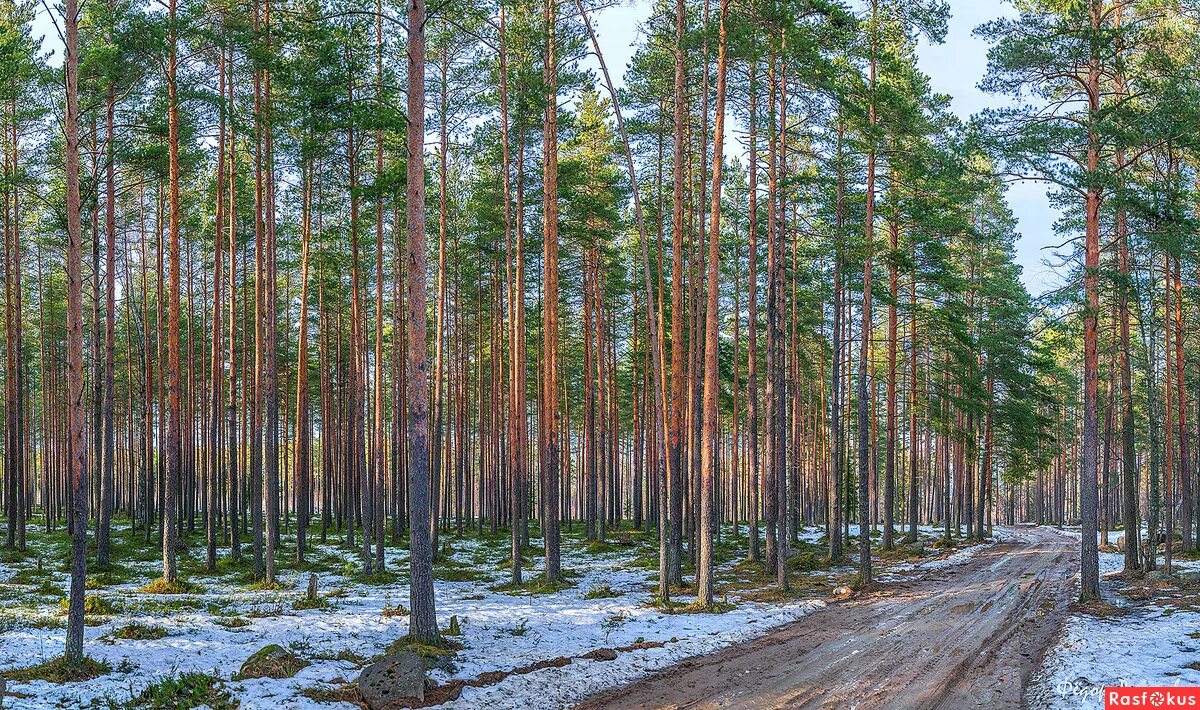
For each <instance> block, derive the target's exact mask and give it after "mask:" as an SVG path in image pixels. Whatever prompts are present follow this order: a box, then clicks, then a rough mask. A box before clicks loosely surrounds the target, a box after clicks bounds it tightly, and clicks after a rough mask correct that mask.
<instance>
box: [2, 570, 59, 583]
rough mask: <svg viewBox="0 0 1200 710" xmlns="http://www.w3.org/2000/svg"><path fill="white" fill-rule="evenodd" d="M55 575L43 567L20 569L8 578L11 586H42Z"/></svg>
mask: <svg viewBox="0 0 1200 710" xmlns="http://www.w3.org/2000/svg"><path fill="white" fill-rule="evenodd" d="M52 576H53V574H52V573H51V572H50V570H48V569H44V568H41V567H26V568H24V569H19V570H17V571H16V572H14V573H13V575H12V576H11V577H9V578H8V583H9V584H23V585H26V584H29V585H32V584H41V583H43V580H46V579H47V578H49V577H52Z"/></svg>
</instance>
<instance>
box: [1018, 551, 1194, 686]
mask: <svg viewBox="0 0 1200 710" xmlns="http://www.w3.org/2000/svg"><path fill="white" fill-rule="evenodd" d="M1062 533H1063V534H1064V535H1069V536H1071V537H1073V538H1075V539H1079V536H1080V533H1079V529H1078V528H1075V529H1073V530H1072V529H1065V530H1063V531H1062ZM1112 541H1113V542H1116V535H1114V536H1113V537H1112ZM1123 566H1124V558H1123V555H1122V554H1121V553H1119V552H1103V551H1101V552H1100V574H1101V593H1102V594H1103V596H1104V600H1105V601H1106V602H1108V603H1109V604H1110V605H1112V606H1111V607H1110V608H1107V609H1104V610H1101V611H1100V612H1099V613H1094V612H1092V611H1083V610H1075V611H1074V612H1073V613H1072V614H1071V616H1070V618H1068V620H1067V622H1066V625H1065V628H1064V630H1063V634H1062V636H1061V638H1060V640H1059V643H1058V644H1057V645H1056V646H1055V647H1054V648H1053V649H1050V650H1049V651H1048V652H1047V653H1046V658H1045V660H1044V662H1043V664H1042V667H1041V669H1040V670H1039V672H1038V673H1037V674H1036V675H1035V677H1034V679H1033V680H1032V682H1031V683H1030V688H1029V691H1028V693H1027V695H1026V703H1027V705H1028V706H1029V707H1032V708H1040V709H1051V708H1053V709H1061V710H1074V709H1076V708H1087V709H1089V710H1090V709H1099V708H1103V707H1104V700H1103V689H1104V687H1105V686H1120V685H1136V686H1146V685H1150V686H1173V685H1200V664H1197V660H1200V613H1198V611H1200V597H1195V596H1193V595H1194V594H1197V593H1200V589H1196V588H1195V585H1196V582H1195V581H1194V580H1193V581H1191V582H1187V581H1185V582H1184V583H1183V587H1184V589H1183V590H1182V591H1181V592H1178V593H1172V592H1168V593H1167V594H1165V595H1160V596H1159V597H1157V598H1148V599H1139V598H1137V597H1139V596H1144V595H1142V594H1139V593H1138V592H1137V591H1127V592H1126V593H1127V594H1129V596H1126V594H1123V593H1122V591H1125V590H1123V588H1122V583H1121V581H1120V580H1119V579H1117V578H1114V577H1111V576H1110V575H1114V574H1116V573H1118V572H1120V571H1121V569H1122V568H1123ZM1160 566H1161V555H1160ZM1175 568H1176V571H1177V572H1180V573H1181V575H1182V576H1184V577H1185V578H1186V576H1188V574H1189V573H1191V574H1194V572H1195V571H1196V570H1200V561H1197V560H1176V561H1175ZM1106 576H1108V577H1107V578H1106ZM1188 586H1191V587H1192V588H1193V591H1192V592H1191V593H1188V592H1187V591H1186V589H1187V587H1188ZM1130 596H1132V597H1134V598H1132V599H1131V598H1129V597H1130Z"/></svg>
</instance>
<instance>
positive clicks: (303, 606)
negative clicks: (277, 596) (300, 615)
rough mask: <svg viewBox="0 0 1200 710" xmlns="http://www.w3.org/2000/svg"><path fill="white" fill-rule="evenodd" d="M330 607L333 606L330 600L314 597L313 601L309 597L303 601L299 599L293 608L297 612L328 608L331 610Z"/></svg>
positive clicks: (293, 604)
mask: <svg viewBox="0 0 1200 710" xmlns="http://www.w3.org/2000/svg"><path fill="white" fill-rule="evenodd" d="M330 606H332V605H331V604H330V603H329V598H328V597H321V596H318V597H314V598H312V599H309V598H308V597H304V598H303V599H297V600H296V601H295V602H293V603H292V608H293V609H295V610H296V611H309V610H311V609H328V608H330Z"/></svg>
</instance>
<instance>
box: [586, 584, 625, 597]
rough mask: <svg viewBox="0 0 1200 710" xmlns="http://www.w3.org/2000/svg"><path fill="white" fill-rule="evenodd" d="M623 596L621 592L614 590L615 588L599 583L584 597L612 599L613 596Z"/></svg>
mask: <svg viewBox="0 0 1200 710" xmlns="http://www.w3.org/2000/svg"><path fill="white" fill-rule="evenodd" d="M619 596H621V593H620V592H615V591H613V588H612V587H610V586H609V585H607V584H598V585H596V586H595V587H592V588H591V589H589V590H587V593H586V594H584V595H583V598H584V599H612V598H613V597H619Z"/></svg>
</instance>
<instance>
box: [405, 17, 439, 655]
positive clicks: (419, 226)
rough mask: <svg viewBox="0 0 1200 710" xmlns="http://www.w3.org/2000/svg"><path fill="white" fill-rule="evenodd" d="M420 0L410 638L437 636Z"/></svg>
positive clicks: (411, 171) (413, 105) (415, 63)
mask: <svg viewBox="0 0 1200 710" xmlns="http://www.w3.org/2000/svg"><path fill="white" fill-rule="evenodd" d="M425 18H426V15H425V0H409V3H408V52H407V54H408V97H407V102H408V105H407V110H408V156H407V181H408V186H407V192H408V195H407V205H408V220H407V224H406V230H407V235H408V285H407V293H406V296H407V301H408V363H407V371H408V452H409V456H408V500H409V505H408V517H409V520H410V521H411V523H410V526H409V576H410V578H411V583H410V585H409V609H410V615H411V616H410V626H409V634H410V635H411V636H412V637H413V639H415V640H418V641H421V642H424V643H436V642H437V641H438V638H439V634H438V627H437V616H436V613H435V611H434V598H433V548H432V539H431V535H430V517H431V515H430V512H431V511H430V496H429V489H430V481H429V373H428V357H427V355H426V341H425V335H426V319H427V318H428V316H427V315H426V309H425V304H426V293H425V279H426V276H427V274H426V266H425Z"/></svg>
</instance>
